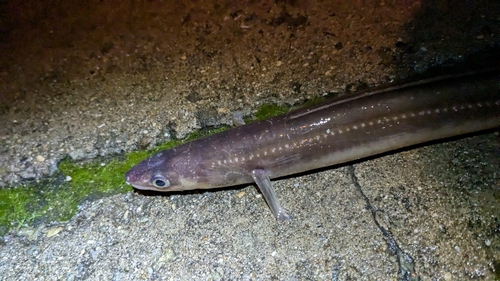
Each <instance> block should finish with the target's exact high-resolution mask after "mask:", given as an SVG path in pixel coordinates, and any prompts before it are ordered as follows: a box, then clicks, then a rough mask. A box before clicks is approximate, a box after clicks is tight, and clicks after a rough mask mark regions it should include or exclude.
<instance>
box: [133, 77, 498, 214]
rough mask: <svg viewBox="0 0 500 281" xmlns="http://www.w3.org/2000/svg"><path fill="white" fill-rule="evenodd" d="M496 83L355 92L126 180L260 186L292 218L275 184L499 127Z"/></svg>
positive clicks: (204, 141) (162, 157)
mask: <svg viewBox="0 0 500 281" xmlns="http://www.w3.org/2000/svg"><path fill="white" fill-rule="evenodd" d="M499 78H500V71H499V70H498V69H496V70H492V71H486V72H481V73H475V74H468V75H460V76H453V77H441V78H436V79H430V80H426V81H420V82H415V83H410V84H406V85H401V86H396V87H389V88H386V89H382V90H376V91H371V92H361V93H356V94H354V95H350V96H348V97H345V98H342V99H337V100H333V101H330V102H328V103H325V104H321V105H318V106H315V107H312V108H306V109H300V110H297V111H292V112H289V113H287V114H283V115H280V116H276V117H274V118H270V119H268V120H264V121H259V122H254V123H250V124H246V125H242V126H239V127H235V128H233V129H230V130H227V131H225V132H221V133H218V134H215V135H211V136H207V137H204V138H201V139H198V140H195V141H191V142H188V143H185V144H182V145H180V146H178V147H175V148H173V149H169V150H164V151H161V152H159V153H157V154H156V155H154V156H152V157H150V158H148V159H146V160H143V161H142V162H140V163H139V164H137V165H136V166H135V167H133V168H132V169H131V170H130V171H128V172H127V174H126V180H127V182H128V183H130V184H131V185H132V186H134V187H135V188H137V189H144V190H156V191H179V190H189V189H207V188H216V187H224V186H233V185H239V184H248V183H253V182H255V183H256V184H257V186H258V187H259V188H260V190H261V192H262V193H263V195H264V198H265V199H266V201H267V203H268V205H269V206H270V208H271V210H272V211H273V214H274V215H275V216H276V218H277V219H278V220H287V219H290V218H291V216H289V215H288V214H287V213H286V212H285V211H284V210H283V208H281V206H280V204H279V203H278V200H277V199H276V195H275V193H274V190H273V188H272V186H271V182H270V179H273V178H278V177H283V176H288V175H293V174H297V173H301V172H305V171H309V170H314V169H318V168H323V167H327V166H332V165H335V164H340V163H344V162H348V161H353V160H357V159H361V158H365V157H368V156H373V155H377V154H380V153H384V152H388V151H391V150H395V149H399V148H403V147H407V146H411V145H416V144H420V143H425V142H428V141H433V140H437V139H442V138H447V137H452V136H457V135H462V134H467V133H472V132H476V131H481V130H486V129H492V128H496V127H499V126H500V79H499Z"/></svg>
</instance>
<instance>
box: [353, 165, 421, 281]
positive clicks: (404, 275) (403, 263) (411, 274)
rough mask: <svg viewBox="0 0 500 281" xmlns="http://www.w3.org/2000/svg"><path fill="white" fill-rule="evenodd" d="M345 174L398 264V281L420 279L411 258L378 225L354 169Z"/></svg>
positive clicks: (391, 236)
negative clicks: (357, 192) (350, 180)
mask: <svg viewBox="0 0 500 281" xmlns="http://www.w3.org/2000/svg"><path fill="white" fill-rule="evenodd" d="M347 172H348V174H349V176H351V179H352V182H353V184H354V186H355V187H356V189H357V190H358V191H359V193H360V194H361V196H362V197H363V199H364V200H365V202H366V208H367V209H368V210H369V211H370V212H371V214H372V217H373V221H374V222H375V225H376V226H377V227H378V228H379V229H380V231H381V232H382V235H383V236H384V238H385V242H386V243H387V246H388V247H389V249H390V250H391V252H392V253H393V255H394V256H395V257H396V260H397V262H398V268H399V280H403V281H417V280H420V277H419V276H418V275H417V274H416V272H415V262H414V261H413V258H412V257H411V256H410V255H409V254H408V253H405V252H404V251H403V250H402V249H401V248H400V247H399V245H398V243H397V242H396V240H395V239H394V237H393V235H392V233H391V231H390V230H388V229H385V228H384V227H382V226H381V225H380V223H379V222H378V221H377V211H378V210H376V209H375V208H374V207H373V206H372V204H371V203H370V199H369V198H368V197H367V196H366V195H365V193H364V192H363V190H362V188H361V185H360V184H359V182H358V178H357V177H356V174H355V169H354V166H353V165H350V166H348V167H347Z"/></svg>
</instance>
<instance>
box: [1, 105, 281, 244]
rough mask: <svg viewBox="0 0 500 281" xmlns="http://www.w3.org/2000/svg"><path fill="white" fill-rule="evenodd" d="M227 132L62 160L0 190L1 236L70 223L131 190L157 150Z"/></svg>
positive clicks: (261, 114)
mask: <svg viewBox="0 0 500 281" xmlns="http://www.w3.org/2000/svg"><path fill="white" fill-rule="evenodd" d="M289 110H290V107H286V106H276V105H264V106H262V107H261V108H260V109H259V110H258V111H257V113H256V114H255V116H256V120H264V119H267V118H270V117H273V116H276V115H279V114H282V113H286V112H288V111H289ZM247 122H248V121H247ZM227 129H229V127H228V126H224V127H221V128H215V129H210V130H202V131H198V132H194V133H192V134H190V135H189V136H188V137H187V138H186V139H184V140H172V141H168V142H166V143H163V144H161V145H159V146H157V147H155V148H154V149H152V150H148V151H136V152H131V153H128V154H126V155H124V156H121V157H119V158H114V159H108V160H103V159H99V160H95V161H93V162H90V163H73V162H72V161H71V160H69V159H65V160H63V161H61V163H60V164H59V171H58V172H57V174H56V175H54V176H53V177H51V178H50V179H44V180H41V181H40V182H38V183H27V184H24V185H20V186H17V187H13V188H6V189H2V190H0V235H4V234H5V233H6V232H7V231H8V230H9V229H10V228H12V227H14V228H20V227H22V226H25V225H31V224H36V223H37V222H46V221H54V220H58V221H65V220H69V219H70V218H71V217H72V216H73V215H74V214H75V212H76V210H77V206H78V205H80V204H81V203H82V202H83V201H84V200H86V199H87V198H92V199H95V198H100V197H103V196H109V195H111V194H117V193H125V192H129V191H132V190H133V189H132V187H131V186H129V185H127V184H126V183H125V180H124V175H125V173H126V172H127V171H128V170H129V169H130V168H131V167H132V166H134V165H135V164H137V163H138V162H140V161H141V160H143V159H145V158H147V157H149V156H151V155H153V154H154V153H156V152H158V151H160V150H164V149H169V148H172V147H175V146H177V145H179V144H182V143H184V142H186V141H191V140H194V139H198V138H201V137H204V136H207V135H212V134H215V133H218V132H221V131H225V130H227Z"/></svg>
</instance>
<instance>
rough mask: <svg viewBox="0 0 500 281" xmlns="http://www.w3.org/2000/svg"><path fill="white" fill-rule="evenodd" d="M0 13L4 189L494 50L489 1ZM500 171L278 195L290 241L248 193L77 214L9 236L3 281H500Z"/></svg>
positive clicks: (330, 173)
mask: <svg viewBox="0 0 500 281" xmlns="http://www.w3.org/2000/svg"><path fill="white" fill-rule="evenodd" d="M325 2H328V1H325ZM2 5H3V6H2V11H3V12H2V13H1V14H2V16H3V17H2V18H3V20H2V22H3V23H4V25H3V26H4V27H2V34H3V35H2V38H0V39H1V41H0V42H1V48H2V51H1V52H2V59H1V64H0V65H1V73H0V79H1V80H0V81H1V83H0V85H1V86H0V91H1V98H2V99H1V100H0V101H1V107H0V121H1V126H0V145H1V148H0V178H1V181H0V184H1V185H2V186H5V187H8V186H15V185H16V184H19V183H22V182H23V181H27V180H35V179H39V178H43V177H47V176H50V175H51V174H52V173H53V172H54V171H55V170H56V169H57V163H58V162H59V161H60V160H61V159H62V158H64V157H66V156H69V157H71V158H73V159H74V160H86V159H92V158H96V157H98V156H109V155H116V154H121V153H124V152H128V151H132V150H137V149H144V148H151V147H153V146H155V145H156V144H158V143H160V142H162V141H165V140H168V139H170V138H171V137H172V136H176V137H180V138H182V137H184V136H186V135H187V134H188V133H190V132H191V131H193V130H196V129H199V128H202V127H206V126H214V125H220V124H225V123H229V122H230V119H231V118H230V117H231V114H232V112H234V111H242V112H244V113H245V114H247V115H251V114H253V113H254V112H255V110H256V109H257V108H258V107H259V106H260V105H261V104H264V103H276V104H296V103H299V102H301V101H304V100H306V99H311V98H313V97H316V96H321V95H323V94H325V93H332V92H343V91H344V90H345V89H347V90H349V89H352V88H355V87H357V86H362V85H369V86H374V85H378V84H381V83H387V82H391V81H392V80H393V79H399V78H405V77H406V76H408V75H411V74H414V73H422V72H426V71H427V69H430V68H432V67H433V66H436V65H453V64H454V63H460V61H461V60H462V59H463V58H464V57H466V56H467V55H468V54H471V53H476V52H478V51H480V50H483V49H487V50H491V49H493V50H496V49H495V48H497V47H498V44H499V38H500V37H499V32H500V24H499V21H498V18H499V16H500V13H499V11H500V10H499V3H497V1H482V2H481V3H480V4H478V2H474V3H473V2H472V1H463V2H460V3H459V4H456V3H455V4H450V3H449V2H448V1H355V2H351V1H349V2H347V1H346V3H342V2H340V1H333V2H329V3H324V2H322V1H318V2H316V1H308V2H307V3H305V2H298V1H275V2H269V3H267V1H261V2H258V1H248V2H245V3H241V4H236V3H233V2H231V1H186V2H182V1H176V2H175V4H174V3H165V2H153V1H152V2H147V3H146V2H145V3H142V2H131V3H121V2H120V3H113V2H102V3H101V2H98V1H96V2H92V1H89V2H87V3H80V4H74V3H69V2H68V3H62V2H58V1H44V2H36V1H27V2H16V1H10V2H6V3H4V4H2ZM499 152H500V146H499V139H498V136H497V135H493V134H489V135H482V136H475V137H472V138H467V139H462V140H454V141H452V142H447V143H441V144H434V145H431V146H426V147H422V148H418V149H413V150H409V151H403V152H399V153H396V154H391V155H388V156H384V157H379V158H375V159H371V160H367V161H364V162H360V163H355V164H353V165H346V166H341V167H336V168H334V169H327V170H324V171H319V172H318V171H316V172H313V173H310V174H307V175H303V176H300V177H292V178H288V179H283V180H279V181H275V182H274V186H275V187H276V190H277V193H278V197H279V198H280V199H281V202H282V205H283V206H284V207H285V208H286V209H287V210H289V212H290V213H291V214H292V215H293V216H294V217H295V220H294V221H293V222H291V223H284V224H278V223H276V222H275V220H274V218H273V217H272V215H271V212H270V211H269V210H268V207H267V206H266V204H265V201H264V200H263V198H262V197H261V195H260V194H259V193H258V192H257V191H256V189H255V188H254V187H253V186H248V187H240V188H236V189H224V190H214V191H209V192H200V193H189V194H185V195H183V194H177V195H171V196H169V195H165V196H146V195H142V194H137V193H134V192H130V193H127V194H125V195H115V196H112V197H107V198H102V199H99V200H95V201H87V202H85V203H83V204H82V205H81V206H80V208H79V211H78V213H77V214H76V215H75V216H74V217H73V218H72V219H71V220H70V221H68V222H51V223H43V224H38V225H31V226H27V227H24V228H22V229H19V230H17V229H14V230H11V232H9V233H8V234H7V235H5V236H4V237H3V238H2V240H1V244H0V280H467V279H474V280H477V279H479V280H495V279H499V271H500V266H499V263H500V228H499V223H500V222H499V214H500V211H499V208H500V204H499V202H500V200H499V199H500V179H499V175H498V171H499V167H500V157H499V155H500V154H499ZM39 156H41V157H39Z"/></svg>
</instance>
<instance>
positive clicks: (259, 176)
mask: <svg viewBox="0 0 500 281" xmlns="http://www.w3.org/2000/svg"><path fill="white" fill-rule="evenodd" d="M252 178H253V180H254V181H255V183H256V184H257V186H258V187H259V189H260V191H261V192H262V194H263V195H264V199H266V202H267V205H269V208H271V211H272V212H273V215H274V217H276V219H277V220H278V221H287V220H292V219H293V217H292V216H290V215H289V214H287V212H286V211H285V210H284V209H283V208H282V207H281V205H280V203H279V202H278V198H277V197H276V193H275V192H274V189H273V187H272V185H271V180H270V179H269V174H268V173H267V171H266V170H263V169H255V170H253V171H252Z"/></svg>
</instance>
